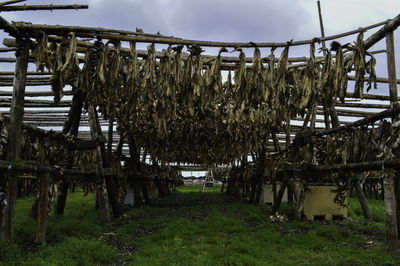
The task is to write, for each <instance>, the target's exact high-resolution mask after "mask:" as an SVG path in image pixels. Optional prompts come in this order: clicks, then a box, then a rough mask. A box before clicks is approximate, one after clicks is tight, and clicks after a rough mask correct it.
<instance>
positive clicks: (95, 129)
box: [88, 104, 110, 224]
mask: <svg viewBox="0 0 400 266" xmlns="http://www.w3.org/2000/svg"><path fill="white" fill-rule="evenodd" d="M88 113H89V123H90V135H91V138H92V140H95V141H97V143H98V144H97V152H96V167H97V169H96V172H97V179H98V182H99V183H98V186H97V191H96V195H97V196H96V198H97V201H98V202H97V204H98V207H99V212H100V220H101V223H102V224H106V223H108V221H109V220H110V210H109V205H108V200H107V197H106V193H107V191H105V190H104V178H103V176H102V169H103V159H102V156H101V146H100V145H99V137H100V134H99V126H98V116H97V111H96V108H95V106H94V105H93V104H89V107H88Z"/></svg>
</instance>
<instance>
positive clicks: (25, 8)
mask: <svg viewBox="0 0 400 266" xmlns="http://www.w3.org/2000/svg"><path fill="white" fill-rule="evenodd" d="M88 8H89V6H88V5H18V6H17V5H14V6H5V5H3V6H0V11H1V12H4V11H28V10H32V11H36V10H50V11H53V10H65V9H76V10H78V9H88Z"/></svg>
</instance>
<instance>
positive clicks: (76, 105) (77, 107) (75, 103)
mask: <svg viewBox="0 0 400 266" xmlns="http://www.w3.org/2000/svg"><path fill="white" fill-rule="evenodd" d="M82 107H83V99H82V94H81V92H80V91H79V90H78V89H75V92H74V96H73V97H72V106H71V108H70V109H69V112H68V118H67V120H66V121H65V123H64V126H63V130H62V133H63V134H68V133H71V135H72V136H75V137H76V136H77V135H78V130H79V123H80V121H81V114H82ZM65 153H66V156H65V161H66V166H65V167H66V168H71V167H72V163H73V160H74V158H73V152H72V151H71V150H66V151H65ZM69 185H70V183H69V182H68V181H67V180H62V182H61V185H60V192H59V194H58V197H57V203H56V207H55V210H54V211H55V213H56V214H57V215H63V214H64V209H65V204H66V201H67V195H68V188H69Z"/></svg>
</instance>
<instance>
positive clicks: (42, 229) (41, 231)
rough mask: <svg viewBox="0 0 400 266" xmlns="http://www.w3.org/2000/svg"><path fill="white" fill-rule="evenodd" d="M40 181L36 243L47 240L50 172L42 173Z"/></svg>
mask: <svg viewBox="0 0 400 266" xmlns="http://www.w3.org/2000/svg"><path fill="white" fill-rule="evenodd" d="M39 182H40V184H39V203H38V212H37V214H38V215H37V223H36V236H35V243H36V244H41V243H43V241H44V240H45V234H46V216H47V202H48V192H49V173H45V174H41V175H40V177H39Z"/></svg>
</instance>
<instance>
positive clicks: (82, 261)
mask: <svg viewBox="0 0 400 266" xmlns="http://www.w3.org/2000/svg"><path fill="white" fill-rule="evenodd" d="M32 201H33V199H32V198H27V199H19V200H18V206H17V213H16V245H15V246H9V245H8V244H6V243H0V264H2V265H113V264H116V265H123V264H128V265H129V264H130V265H398V264H400V249H399V248H398V247H395V246H390V247H389V246H386V245H384V217H385V211H384V206H383V202H382V201H374V200H371V201H369V204H370V208H371V211H372V215H373V218H374V222H373V223H368V222H366V221H365V220H364V219H363V218H362V212H361V208H360V206H359V203H358V201H357V200H356V199H350V200H349V216H350V218H349V219H347V220H344V221H340V222H334V223H333V222H297V221H294V220H293V219H292V217H293V214H292V213H293V210H292V209H291V208H290V207H289V206H287V205H282V207H281V209H280V213H281V214H283V215H284V216H285V217H286V218H287V219H288V220H284V221H282V222H281V221H274V220H271V219H270V214H271V213H270V212H271V209H270V207H269V206H266V205H250V204H248V203H244V202H238V201H237V200H235V199H234V198H231V197H229V196H226V195H224V194H220V193H219V188H218V187H217V188H209V189H206V190H201V186H183V187H180V188H179V189H178V191H177V192H176V193H174V194H172V195H170V196H168V197H165V198H163V199H154V200H152V202H151V205H150V206H145V207H142V208H128V207H127V208H126V209H125V215H124V217H122V218H120V219H117V220H113V221H112V222H111V223H110V225H107V226H101V225H100V224H99V219H98V215H97V213H96V212H95V211H94V209H93V206H94V195H93V194H89V195H88V196H86V197H83V196H82V193H81V192H76V193H73V194H70V195H69V197H68V202H67V207H66V210H65V215H64V217H57V216H50V217H49V218H48V222H47V225H48V226H47V233H46V239H47V242H46V244H44V245H42V246H35V245H33V243H32V239H33V237H34V225H35V221H34V220H33V219H31V218H29V216H28V213H29V210H30V207H31V204H32Z"/></svg>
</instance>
